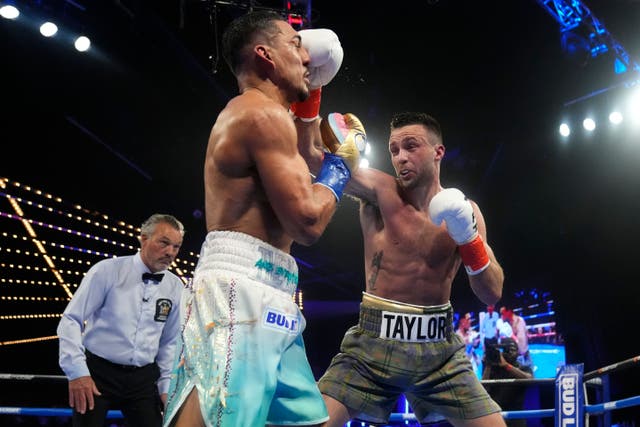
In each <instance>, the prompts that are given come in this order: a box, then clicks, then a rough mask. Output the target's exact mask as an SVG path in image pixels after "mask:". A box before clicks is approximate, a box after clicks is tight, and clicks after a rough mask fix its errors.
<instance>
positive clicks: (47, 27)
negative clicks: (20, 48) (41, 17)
mask: <svg viewBox="0 0 640 427" xmlns="http://www.w3.org/2000/svg"><path fill="white" fill-rule="evenodd" d="M57 32H58V26H57V25H56V24H54V23H53V22H48V21H47V22H45V23H44V24H42V25H40V34H42V35H43V36H45V37H52V36H55V35H56V33H57Z"/></svg>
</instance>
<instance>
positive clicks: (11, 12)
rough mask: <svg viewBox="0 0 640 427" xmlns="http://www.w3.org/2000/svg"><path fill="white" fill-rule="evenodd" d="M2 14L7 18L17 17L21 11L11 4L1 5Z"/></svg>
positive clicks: (0, 12)
mask: <svg viewBox="0 0 640 427" xmlns="http://www.w3.org/2000/svg"><path fill="white" fill-rule="evenodd" d="M0 16H2V17H3V18H5V19H16V18H17V17H18V16H20V11H19V10H18V9H17V8H16V7H15V6H12V5H10V4H8V5H5V6H2V7H0Z"/></svg>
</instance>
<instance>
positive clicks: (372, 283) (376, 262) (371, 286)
mask: <svg viewBox="0 0 640 427" xmlns="http://www.w3.org/2000/svg"><path fill="white" fill-rule="evenodd" d="M382 254H383V251H380V252H377V253H375V254H374V255H373V259H372V260H371V267H373V272H372V273H371V277H369V280H368V281H367V290H368V291H372V290H375V289H376V279H377V278H378V272H379V271H380V262H381V261H382Z"/></svg>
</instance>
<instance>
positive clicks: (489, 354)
mask: <svg viewBox="0 0 640 427" xmlns="http://www.w3.org/2000/svg"><path fill="white" fill-rule="evenodd" d="M508 347H509V344H487V346H486V348H485V359H486V361H487V363H489V364H491V365H497V364H499V363H500V353H502V352H503V351H504V350H505V349H507V348H508Z"/></svg>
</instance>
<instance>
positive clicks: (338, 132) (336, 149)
mask: <svg viewBox="0 0 640 427" xmlns="http://www.w3.org/2000/svg"><path fill="white" fill-rule="evenodd" d="M320 134H321V136H322V142H323V144H324V145H325V147H327V149H328V150H329V151H330V152H331V153H334V154H337V155H339V156H340V157H341V158H342V159H343V160H344V162H345V163H346V165H347V167H348V168H349V170H350V171H351V173H355V171H356V170H357V169H358V166H359V165H360V152H362V151H364V148H365V146H366V143H367V134H366V132H365V130H364V126H363V125H362V123H361V122H360V119H358V118H357V117H356V116H355V115H354V114H351V113H347V114H340V113H331V114H329V115H328V116H327V118H326V119H323V120H322V121H321V122H320Z"/></svg>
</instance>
